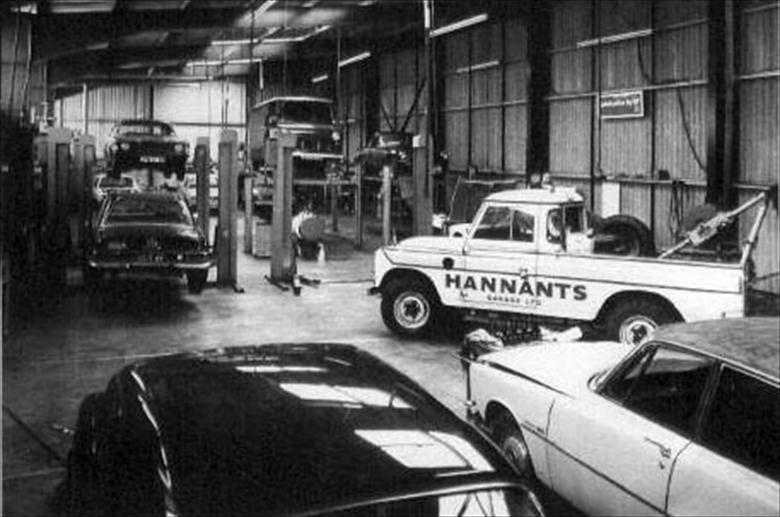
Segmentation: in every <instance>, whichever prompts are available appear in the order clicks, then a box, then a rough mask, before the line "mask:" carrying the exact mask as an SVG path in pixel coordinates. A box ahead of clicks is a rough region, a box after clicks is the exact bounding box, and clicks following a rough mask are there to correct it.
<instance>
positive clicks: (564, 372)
mask: <svg viewBox="0 0 780 517" xmlns="http://www.w3.org/2000/svg"><path fill="white" fill-rule="evenodd" d="M632 350H634V347H631V346H628V345H624V344H621V343H617V342H611V341H604V342H569V343H535V344H529V345H520V346H517V347H512V348H509V349H506V350H502V351H499V352H494V353H491V354H486V355H484V356H482V357H480V359H479V361H480V362H482V363H485V364H487V365H490V366H492V367H494V368H498V369H500V370H504V371H506V372H508V373H510V374H514V375H518V376H520V377H523V378H526V379H529V380H530V381H531V382H535V383H537V384H540V385H543V386H546V387H548V388H550V389H553V390H555V391H558V392H561V393H565V394H568V395H572V396H576V395H577V393H579V392H580V391H581V390H584V389H587V382H588V380H589V379H590V378H591V377H592V376H593V375H594V374H596V373H598V372H601V371H603V370H605V369H607V368H610V367H611V366H614V365H616V364H617V363H618V362H619V361H620V360H621V359H622V358H623V357H625V356H626V355H627V354H628V353H630V352H631V351H632Z"/></svg>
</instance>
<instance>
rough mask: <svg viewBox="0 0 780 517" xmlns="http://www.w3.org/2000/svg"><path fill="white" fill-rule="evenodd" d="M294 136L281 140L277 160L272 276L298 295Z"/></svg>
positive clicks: (274, 280) (270, 279) (268, 277)
mask: <svg viewBox="0 0 780 517" xmlns="http://www.w3.org/2000/svg"><path fill="white" fill-rule="evenodd" d="M295 144H296V142H295V137H294V136H292V135H283V136H281V137H279V139H278V147H277V149H278V151H277V152H278V160H277V162H276V172H275V174H274V198H273V203H274V204H273V216H272V220H271V275H270V276H266V277H265V278H266V280H268V281H269V282H270V283H272V284H273V285H275V286H277V287H279V288H280V289H282V290H285V291H286V290H287V288H286V287H283V286H282V284H284V283H288V284H291V285H293V289H294V291H295V294H298V292H299V291H298V290H297V289H296V288H295V284H294V276H295V273H296V272H295V264H294V255H293V246H292V194H293V188H292V187H293V152H294V151H295Z"/></svg>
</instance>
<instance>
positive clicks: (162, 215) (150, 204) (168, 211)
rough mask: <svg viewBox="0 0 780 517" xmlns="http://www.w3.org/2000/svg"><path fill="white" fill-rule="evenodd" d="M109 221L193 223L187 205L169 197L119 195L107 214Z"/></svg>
mask: <svg viewBox="0 0 780 517" xmlns="http://www.w3.org/2000/svg"><path fill="white" fill-rule="evenodd" d="M106 222H107V223H115V224H116V223H120V224H121V223H169V224H192V218H191V217H190V214H189V212H188V211H187V207H186V206H184V204H183V203H182V202H181V201H179V200H177V199H175V198H172V197H171V198H167V197H135V196H132V197H119V198H116V199H114V201H113V202H112V203H111V206H110V207H109V209H108V213H107V214H106Z"/></svg>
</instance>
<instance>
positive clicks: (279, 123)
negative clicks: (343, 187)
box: [249, 96, 341, 176]
mask: <svg viewBox="0 0 780 517" xmlns="http://www.w3.org/2000/svg"><path fill="white" fill-rule="evenodd" d="M283 135H293V136H294V137H295V148H296V150H297V151H299V152H302V153H306V154H307V155H308V156H307V157H306V159H305V160H301V161H302V162H303V163H302V164H299V166H298V167H296V169H297V170H296V172H297V173H299V176H300V175H305V176H309V175H310V174H312V173H324V172H325V170H326V168H327V165H328V163H329V161H330V160H333V159H337V158H339V157H340V155H341V133H340V132H339V131H338V127H337V126H336V121H335V118H334V114H333V101H331V100H329V99H324V98H320V97H305V96H298V97H295V96H286V97H273V98H271V99H267V100H264V101H262V102H260V103H258V104H257V105H255V106H254V107H253V108H252V112H251V114H250V127H249V137H250V149H249V154H250V159H251V161H252V164H253V166H254V168H255V169H258V168H263V167H270V168H274V167H276V164H277V160H278V154H277V153H278V139H279V138H280V137H281V136H283Z"/></svg>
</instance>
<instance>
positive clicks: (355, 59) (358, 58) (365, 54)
mask: <svg viewBox="0 0 780 517" xmlns="http://www.w3.org/2000/svg"><path fill="white" fill-rule="evenodd" d="M369 57H371V52H362V53H360V54H358V55H356V56H352V57H348V58H347V59H342V60H341V61H339V68H341V67H344V66H347V65H351V64H352V63H357V62H358V61H363V60H364V59H368V58H369Z"/></svg>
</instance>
